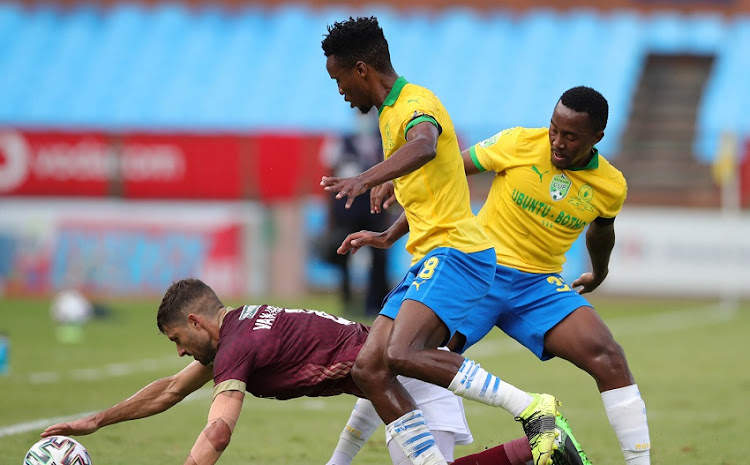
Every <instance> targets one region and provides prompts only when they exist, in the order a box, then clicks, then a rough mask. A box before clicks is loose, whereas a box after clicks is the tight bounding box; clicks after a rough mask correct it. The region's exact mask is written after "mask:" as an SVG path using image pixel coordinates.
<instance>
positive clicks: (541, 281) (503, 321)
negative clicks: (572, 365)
mask: <svg viewBox="0 0 750 465" xmlns="http://www.w3.org/2000/svg"><path fill="white" fill-rule="evenodd" d="M579 307H591V304H590V303H589V302H588V301H587V300H586V299H585V298H584V297H583V296H582V295H580V294H579V293H578V292H577V291H575V290H573V289H572V288H571V287H570V286H569V285H568V284H567V283H566V282H565V280H563V278H562V277H561V276H560V275H559V274H556V273H552V274H544V273H526V272H523V271H518V270H516V269H514V268H508V267H505V266H502V265H497V266H496V272H495V279H494V282H493V283H492V289H490V292H489V293H488V294H487V297H485V298H484V299H483V300H482V302H480V304H479V305H477V306H476V307H475V308H474V310H473V311H472V315H471V317H469V318H467V319H466V320H465V321H464V322H463V323H462V324H461V325H460V326H459V328H458V332H460V333H461V334H463V335H464V336H466V344H464V347H463V349H462V352H463V351H465V350H466V349H468V348H469V347H471V346H473V345H474V344H476V343H477V342H479V341H480V340H481V339H482V338H483V337H484V336H485V335H486V334H487V333H489V332H490V330H491V329H492V328H493V327H494V326H497V327H498V328H500V329H501V330H503V332H505V333H506V334H507V335H508V336H510V337H512V338H513V339H515V340H516V341H518V342H520V343H521V344H522V345H523V346H524V347H526V348H527V349H529V350H530V351H531V352H533V353H534V355H536V356H537V357H539V359H540V360H549V359H550V358H552V355H551V354H549V353H548V352H546V351H545V350H544V335H545V334H547V331H549V330H550V329H552V328H553V327H555V326H556V325H557V324H558V323H559V322H561V321H562V320H563V319H564V318H565V317H567V316H568V315H570V314H571V313H572V312H573V311H574V310H576V309H577V308H579Z"/></svg>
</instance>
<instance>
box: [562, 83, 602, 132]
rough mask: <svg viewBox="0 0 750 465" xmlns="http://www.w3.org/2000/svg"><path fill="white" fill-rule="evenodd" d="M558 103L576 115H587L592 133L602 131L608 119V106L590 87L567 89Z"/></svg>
mask: <svg viewBox="0 0 750 465" xmlns="http://www.w3.org/2000/svg"><path fill="white" fill-rule="evenodd" d="M560 102H562V104H563V105H565V106H566V107H568V108H570V109H571V110H573V111H575V112H577V113H586V114H587V115H589V121H590V122H591V127H592V129H593V130H594V132H599V131H604V128H606V127H607V118H608V117H609V104H608V103H607V99H605V98H604V96H603V95H602V94H600V93H599V92H597V91H596V90H594V89H592V88H591V87H585V86H578V87H573V88H572V89H568V90H566V91H565V93H563V94H562V97H560Z"/></svg>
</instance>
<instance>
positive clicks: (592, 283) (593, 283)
mask: <svg viewBox="0 0 750 465" xmlns="http://www.w3.org/2000/svg"><path fill="white" fill-rule="evenodd" d="M605 277H606V276H604V277H602V278H601V279H600V278H598V277H596V276H594V273H583V274H582V275H581V276H580V277H579V278H578V279H576V280H575V281H573V284H571V287H572V288H573V289H576V288H579V287H580V289H578V293H579V294H586V293H588V292H591V291H593V290H594V289H596V288H597V287H599V285H600V284H601V283H602V282H603V281H604V278H605Z"/></svg>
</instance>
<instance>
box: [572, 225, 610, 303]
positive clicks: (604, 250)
mask: <svg viewBox="0 0 750 465" xmlns="http://www.w3.org/2000/svg"><path fill="white" fill-rule="evenodd" d="M614 246H615V224H614V222H613V218H610V219H597V220H595V221H593V222H591V224H590V225H589V227H588V230H587V231H586V248H587V249H588V251H589V257H590V258H591V273H584V274H582V275H581V276H580V277H579V278H578V279H576V280H575V281H573V284H572V286H573V287H574V288H577V287H579V286H580V287H581V289H579V291H578V292H579V293H581V294H586V293H587V292H591V291H593V290H594V289H596V288H597V287H599V285H600V284H601V283H602V282H604V279H605V278H606V277H607V274H608V273H609V257H610V256H611V255H612V249H613V248H614Z"/></svg>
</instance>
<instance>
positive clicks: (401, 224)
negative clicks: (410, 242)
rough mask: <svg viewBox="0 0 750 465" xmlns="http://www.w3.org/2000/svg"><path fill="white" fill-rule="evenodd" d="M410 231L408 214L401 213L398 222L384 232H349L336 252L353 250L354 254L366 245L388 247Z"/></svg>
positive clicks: (341, 252) (379, 247) (341, 253)
mask: <svg viewBox="0 0 750 465" xmlns="http://www.w3.org/2000/svg"><path fill="white" fill-rule="evenodd" d="M408 232H409V223H408V222H407V221H406V215H405V214H404V213H401V216H399V217H398V219H397V220H396V222H395V223H393V224H392V225H391V226H390V227H389V228H388V229H386V230H385V231H383V232H374V231H359V232H355V233H351V234H349V235H348V236H346V238H345V239H344V241H343V242H342V243H341V245H340V246H339V248H338V249H336V253H338V254H339V255H344V254H346V253H347V252H351V253H352V255H354V254H355V253H357V251H358V250H359V249H361V248H362V247H365V246H370V247H375V248H377V249H388V248H390V247H391V246H392V245H393V244H395V243H396V241H397V240H399V239H400V238H401V237H403V236H404V235H405V234H406V233H408Z"/></svg>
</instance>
